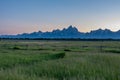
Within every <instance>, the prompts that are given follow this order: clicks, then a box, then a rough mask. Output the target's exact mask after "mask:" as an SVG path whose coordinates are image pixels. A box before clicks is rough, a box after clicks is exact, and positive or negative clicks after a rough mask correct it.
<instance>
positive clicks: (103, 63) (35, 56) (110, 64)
mask: <svg viewBox="0 0 120 80" xmlns="http://www.w3.org/2000/svg"><path fill="white" fill-rule="evenodd" d="M101 46H104V47H103V48H101ZM119 50H120V42H119V41H118V42H117V41H114V42H112V41H105V42H99V41H96V42H92V41H85V42H84V41H32V40H31V41H27V40H26V41H12V40H11V41H7V40H6V41H0V80H120V54H119Z"/></svg>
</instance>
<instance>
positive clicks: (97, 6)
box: [0, 0, 120, 34]
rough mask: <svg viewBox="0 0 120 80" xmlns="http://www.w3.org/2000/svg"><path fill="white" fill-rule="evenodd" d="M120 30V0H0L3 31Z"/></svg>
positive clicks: (0, 29)
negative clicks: (70, 27)
mask: <svg viewBox="0 0 120 80" xmlns="http://www.w3.org/2000/svg"><path fill="white" fill-rule="evenodd" d="M69 25H73V26H76V27H77V28H78V29H79V31H82V32H89V31H90V30H94V29H98V28H103V29H105V28H108V29H111V30H113V31H117V30H119V29H120V0H0V34H18V33H24V32H33V31H39V30H41V31H52V30H53V29H57V28H59V29H62V28H64V27H68V26H69Z"/></svg>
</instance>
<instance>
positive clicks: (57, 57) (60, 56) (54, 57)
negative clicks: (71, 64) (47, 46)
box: [51, 52, 65, 59]
mask: <svg viewBox="0 0 120 80" xmlns="http://www.w3.org/2000/svg"><path fill="white" fill-rule="evenodd" d="M64 57H65V53H64V52H62V53H58V54H54V55H52V56H51V58H52V59H60V58H64Z"/></svg>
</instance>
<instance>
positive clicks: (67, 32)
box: [0, 25, 120, 39]
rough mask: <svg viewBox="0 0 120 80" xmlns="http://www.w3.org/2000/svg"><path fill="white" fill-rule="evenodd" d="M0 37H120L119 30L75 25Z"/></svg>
mask: <svg viewBox="0 0 120 80" xmlns="http://www.w3.org/2000/svg"><path fill="white" fill-rule="evenodd" d="M0 38H30V39H35V38H46V39H49V38H50V39H63V38H65V39H71V38H74V39H78V38H80V39H120V30H118V31H116V32H113V31H111V30H109V29H104V30H103V29H98V30H92V31H90V32H87V33H83V32H79V31H78V29H77V28H76V27H73V26H72V25H71V26H69V27H68V28H63V29H62V30H59V29H56V30H53V31H52V32H42V31H38V32H33V33H23V34H18V35H1V36H0Z"/></svg>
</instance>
